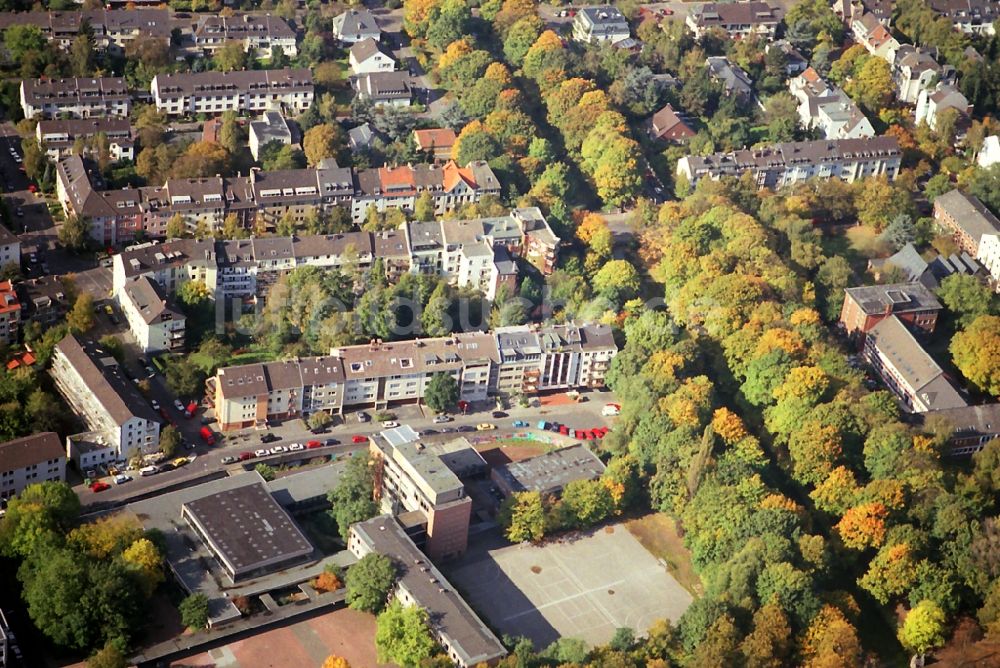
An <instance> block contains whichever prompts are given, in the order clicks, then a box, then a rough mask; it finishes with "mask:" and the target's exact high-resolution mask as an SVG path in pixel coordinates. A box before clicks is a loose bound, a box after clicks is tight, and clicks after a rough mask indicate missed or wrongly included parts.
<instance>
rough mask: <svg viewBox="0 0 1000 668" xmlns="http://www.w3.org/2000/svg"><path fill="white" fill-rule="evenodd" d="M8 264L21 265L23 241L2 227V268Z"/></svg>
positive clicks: (0, 259) (0, 249)
mask: <svg viewBox="0 0 1000 668" xmlns="http://www.w3.org/2000/svg"><path fill="white" fill-rule="evenodd" d="M8 264H17V265H18V266H20V264H21V239H20V237H18V236H17V235H16V234H14V233H13V232H11V231H10V230H8V229H7V228H6V227H4V226H3V225H0V267H3V266H5V265H8Z"/></svg>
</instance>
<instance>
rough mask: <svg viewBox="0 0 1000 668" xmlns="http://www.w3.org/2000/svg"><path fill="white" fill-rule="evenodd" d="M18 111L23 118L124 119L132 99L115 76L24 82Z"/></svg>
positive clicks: (125, 87) (29, 80) (123, 84)
mask: <svg viewBox="0 0 1000 668" xmlns="http://www.w3.org/2000/svg"><path fill="white" fill-rule="evenodd" d="M20 91H21V92H20V94H21V110H22V111H23V112H24V117H25V118H61V117H69V118H92V117H95V116H117V117H119V118H127V117H128V115H129V111H131V109H132V98H131V96H130V95H129V92H128V86H127V85H126V83H125V79H122V78H119V77H100V78H74V79H24V80H23V81H21V89H20Z"/></svg>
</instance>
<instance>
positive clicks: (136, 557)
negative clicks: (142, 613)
mask: <svg viewBox="0 0 1000 668" xmlns="http://www.w3.org/2000/svg"><path fill="white" fill-rule="evenodd" d="M122 561H123V562H124V563H125V564H126V565H127V566H128V567H129V568H130V569H131V570H132V572H133V573H135V575H136V577H137V578H138V579H139V583H140V584H141V586H142V590H143V593H144V594H145V596H146V598H149V597H151V596H152V595H153V592H155V591H156V588H157V587H159V586H160V583H162V582H163V581H164V580H165V579H166V578H165V576H164V573H163V555H162V554H160V550H159V548H157V547H156V545H155V544H154V543H153V541H151V540H149V539H148V538H139V539H138V540H136V541H134V542H133V543H132V544H131V545H129V546H128V548H127V549H126V550H125V551H124V552H122Z"/></svg>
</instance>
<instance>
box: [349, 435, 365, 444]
mask: <svg viewBox="0 0 1000 668" xmlns="http://www.w3.org/2000/svg"><path fill="white" fill-rule="evenodd" d="M367 442H368V437H367V436H361V435H360V434H358V435H356V436H352V437H351V443H367Z"/></svg>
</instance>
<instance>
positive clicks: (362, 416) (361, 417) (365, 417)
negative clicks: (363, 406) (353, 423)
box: [358, 411, 372, 422]
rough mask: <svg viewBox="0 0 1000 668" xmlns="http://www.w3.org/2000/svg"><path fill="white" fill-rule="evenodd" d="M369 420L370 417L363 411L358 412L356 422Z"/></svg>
mask: <svg viewBox="0 0 1000 668" xmlns="http://www.w3.org/2000/svg"><path fill="white" fill-rule="evenodd" d="M371 419H372V418H371V416H370V415H368V413H365V412H364V411H358V422H368V421H369V420H371Z"/></svg>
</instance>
